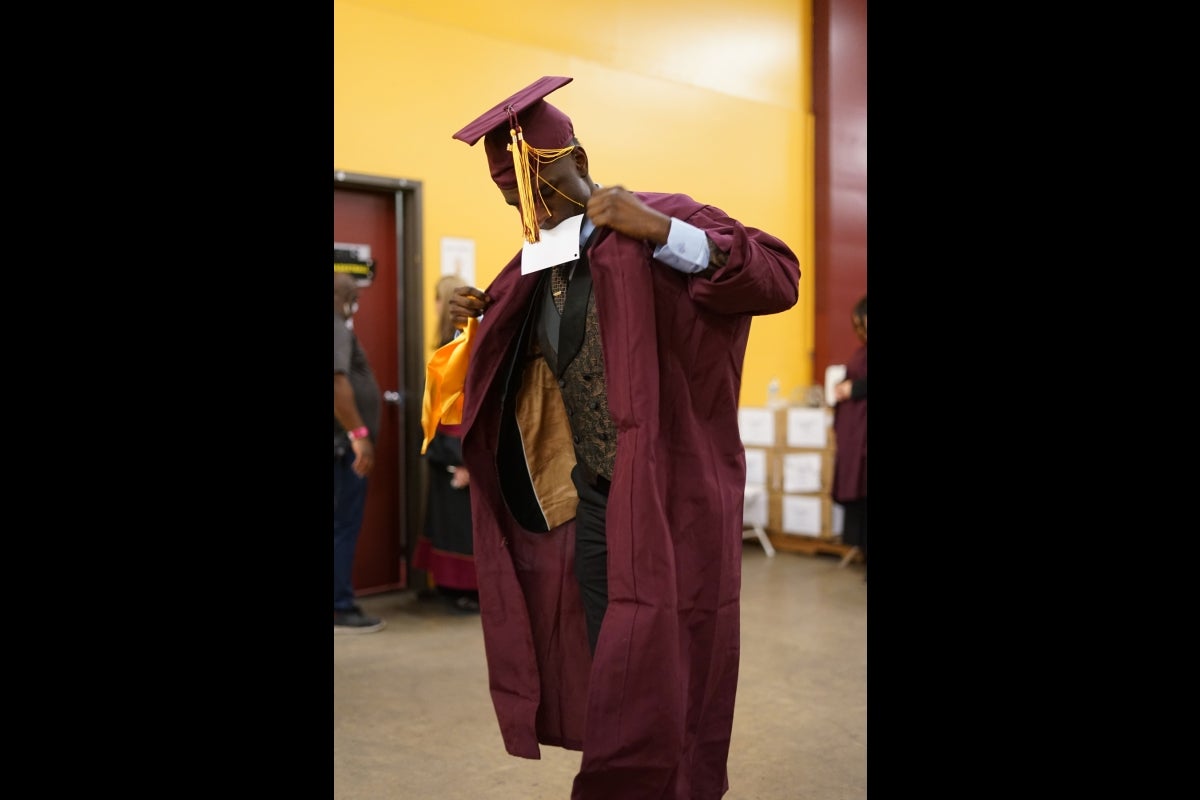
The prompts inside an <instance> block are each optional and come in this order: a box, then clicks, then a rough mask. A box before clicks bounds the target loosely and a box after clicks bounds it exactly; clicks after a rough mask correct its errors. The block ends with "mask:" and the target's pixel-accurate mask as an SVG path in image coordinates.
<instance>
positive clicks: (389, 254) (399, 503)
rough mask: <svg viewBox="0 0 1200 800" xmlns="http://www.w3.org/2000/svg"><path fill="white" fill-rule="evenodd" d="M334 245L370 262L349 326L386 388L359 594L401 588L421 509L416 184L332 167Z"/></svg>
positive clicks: (358, 560)
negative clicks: (363, 250)
mask: <svg viewBox="0 0 1200 800" xmlns="http://www.w3.org/2000/svg"><path fill="white" fill-rule="evenodd" d="M333 241H334V242H336V243H341V244H345V243H349V244H353V245H357V246H366V247H368V248H369V250H370V257H371V258H372V259H373V260H374V262H375V271H374V276H373V278H372V280H371V284H370V286H367V287H364V288H362V289H360V291H359V297H358V305H359V310H358V313H357V314H355V316H354V332H355V334H356V335H357V336H358V338H359V341H360V342H361V343H362V346H363V349H365V350H366V353H367V358H368V359H369V360H370V362H371V368H372V369H373V370H374V371H375V375H376V378H377V379H378V381H379V388H380V389H381V390H382V391H383V394H384V404H383V415H382V419H381V422H380V431H379V437H378V441H376V443H375V444H376V466H375V471H374V472H373V473H372V474H371V478H370V480H369V481H368V483H367V507H366V512H365V515H364V520H363V528H362V533H361V534H360V536H359V541H358V552H357V554H356V556H355V562H354V589H355V592H356V593H357V594H360V595H367V594H376V593H379V592H386V591H392V590H397V589H406V588H408V587H409V585H410V575H409V563H410V561H411V557H412V551H413V548H414V546H415V543H416V538H417V531H418V530H419V529H420V528H419V524H420V519H421V515H422V513H423V504H422V498H423V497H424V492H423V489H422V486H423V481H422V475H421V471H420V467H421V465H420V463H419V457H420V446H421V435H420V429H421V394H422V390H423V386H424V379H425V358H424V355H425V354H424V353H423V352H422V342H423V340H424V333H423V332H424V329H425V323H424V313H423V303H422V299H423V298H424V294H423V289H422V286H423V283H424V281H423V278H422V259H421V184H420V183H419V182H415V181H409V180H404V179H402V178H387V177H381V176H375V175H361V174H355V173H349V172H342V171H335V172H334V175H333Z"/></svg>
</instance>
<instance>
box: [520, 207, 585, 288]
mask: <svg viewBox="0 0 1200 800" xmlns="http://www.w3.org/2000/svg"><path fill="white" fill-rule="evenodd" d="M582 227H583V214H576V215H575V216H573V217H570V218H568V219H565V220H563V221H562V222H560V223H558V224H557V225H555V226H554V227H553V228H551V229H550V230H548V231H547V230H543V231H541V238H542V240H541V241H540V242H526V243H525V246H524V248H523V249H522V250H521V274H522V275H529V274H531V273H534V272H539V271H541V270H543V269H545V268H546V267H553V266H555V265H557V264H565V263H566V262H568V261H574V260H575V259H577V258H579V229H580V228H582Z"/></svg>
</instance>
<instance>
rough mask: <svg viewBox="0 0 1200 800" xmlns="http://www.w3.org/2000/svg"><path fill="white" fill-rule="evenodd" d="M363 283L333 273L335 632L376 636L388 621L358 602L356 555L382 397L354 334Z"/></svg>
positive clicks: (373, 463)
mask: <svg viewBox="0 0 1200 800" xmlns="http://www.w3.org/2000/svg"><path fill="white" fill-rule="evenodd" d="M357 310H358V284H357V283H356V281H355V279H354V276H352V275H349V274H347V273H344V272H335V273H334V274H333V632H334V633H374V632H375V631H378V630H382V629H383V627H384V624H385V623H384V621H383V620H381V619H379V618H378V617H372V616H370V615H368V614H364V613H363V610H362V609H361V608H359V607H358V605H357V604H356V603H355V602H354V585H353V581H352V574H353V571H354V553H355V550H356V549H357V547H358V534H359V532H360V531H361V530H362V521H363V511H364V509H365V508H366V504H367V476H368V475H370V474H371V470H372V469H374V468H375V440H374V436H375V434H376V432H377V431H378V430H379V416H380V408H381V404H382V396H381V395H380V392H379V384H378V382H376V380H375V373H374V372H372V371H371V364H370V363H369V362H368V361H367V354H366V352H365V351H364V350H363V348H362V345H361V344H359V342H358V337H357V336H355V335H354V327H353V324H352V320H353V318H354V312H355V311H357Z"/></svg>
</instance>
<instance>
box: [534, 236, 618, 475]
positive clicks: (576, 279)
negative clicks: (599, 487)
mask: <svg viewBox="0 0 1200 800" xmlns="http://www.w3.org/2000/svg"><path fill="white" fill-rule="evenodd" d="M547 277H549V276H547ZM543 284H544V286H545V291H544V298H543V301H542V303H541V312H540V313H541V320H540V321H539V323H538V325H537V326H536V331H537V334H536V335H537V340H538V341H537V343H538V345H539V346H540V349H541V353H542V356H543V358H545V359H546V363H547V364H548V365H549V366H550V369H551V370H552V371H553V372H554V375H555V377H556V378H557V379H558V386H559V389H560V390H561V391H562V398H563V404H564V405H565V406H566V408H567V417H568V419H569V421H570V425H571V433H572V435H573V437H574V440H575V456H576V458H577V459H578V460H579V461H581V462H582V463H583V464H585V465H586V466H588V467H590V468H591V470H592V471H593V472H595V473H597V474H599V475H603V476H604V477H605V478H608V479H609V480H611V479H612V472H613V462H614V461H615V460H616V457H617V427H616V425H614V424H613V421H612V416H611V415H610V414H609V413H608V387H607V384H606V382H605V379H604V354H603V352H602V351H601V348H600V323H599V321H598V319H597V317H596V297H595V294H594V293H593V292H592V276H591V272H590V271H589V268H588V263H587V257H586V255H585V256H584V257H583V258H580V260H579V262H578V264H577V265H576V267H575V274H574V276H573V277H572V278H571V282H570V285H569V286H568V288H567V292H566V302H565V304H564V308H563V311H562V315H561V319H556V318H555V317H556V316H557V315H558V313H559V312H558V309H557V308H556V307H555V306H554V300H553V295H552V291H551V281H550V280H549V279H547V280H544V281H543ZM550 315H555V316H554V317H552V316H550ZM555 330H557V331H558V346H557V347H555V346H554V343H553V342H552V341H551V338H552V336H553V332H554V331H555Z"/></svg>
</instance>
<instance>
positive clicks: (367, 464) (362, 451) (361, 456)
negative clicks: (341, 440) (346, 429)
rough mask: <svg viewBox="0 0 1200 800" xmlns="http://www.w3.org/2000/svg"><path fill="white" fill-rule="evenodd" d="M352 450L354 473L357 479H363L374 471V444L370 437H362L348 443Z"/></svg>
mask: <svg viewBox="0 0 1200 800" xmlns="http://www.w3.org/2000/svg"><path fill="white" fill-rule="evenodd" d="M350 446H351V447H352V448H354V472H355V474H356V475H358V477H360V478H365V477H367V476H368V475H370V474H371V470H373V469H375V443H374V442H372V441H371V439H370V437H368V436H364V437H363V438H361V439H355V440H354V441H352V442H350Z"/></svg>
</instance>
